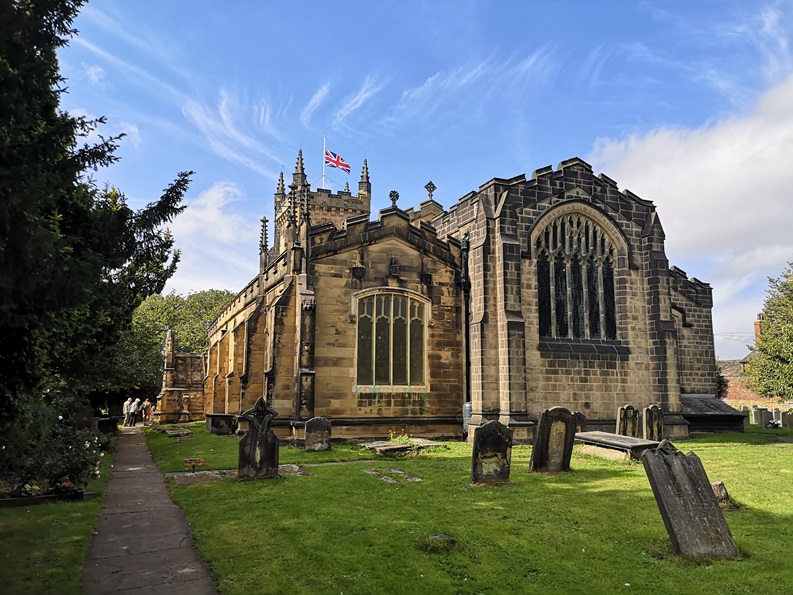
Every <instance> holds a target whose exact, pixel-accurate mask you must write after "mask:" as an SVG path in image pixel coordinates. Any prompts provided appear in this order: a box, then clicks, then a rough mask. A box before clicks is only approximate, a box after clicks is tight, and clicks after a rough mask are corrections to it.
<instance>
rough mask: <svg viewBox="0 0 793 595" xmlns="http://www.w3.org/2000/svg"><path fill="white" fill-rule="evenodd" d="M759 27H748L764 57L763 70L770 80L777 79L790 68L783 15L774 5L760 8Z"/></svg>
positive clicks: (792, 66) (792, 62)
mask: <svg viewBox="0 0 793 595" xmlns="http://www.w3.org/2000/svg"><path fill="white" fill-rule="evenodd" d="M757 20H759V22H760V28H759V29H757V28H755V27H750V28H748V31H749V32H750V34H752V33H753V35H752V36H753V37H754V39H755V42H756V43H757V45H758V46H759V47H760V49H761V51H762V52H763V55H764V57H765V62H766V63H765V67H764V72H765V75H766V77H767V78H768V79H769V80H771V81H777V80H779V79H780V78H782V77H783V76H785V75H786V74H788V73H789V72H790V71H791V70H793V60H792V59H791V54H790V46H789V44H788V36H789V28H786V27H785V26H784V24H783V22H782V21H783V16H782V14H781V13H780V12H779V11H778V10H777V9H776V7H774V6H770V7H766V8H764V9H762V10H761V12H760V15H759V17H758V19H757Z"/></svg>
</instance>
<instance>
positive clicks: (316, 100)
mask: <svg viewBox="0 0 793 595" xmlns="http://www.w3.org/2000/svg"><path fill="white" fill-rule="evenodd" d="M329 92H330V85H329V84H328V83H325V84H324V85H322V86H321V87H320V88H319V89H317V90H316V91H315V92H314V95H312V96H311V100H310V101H309V102H308V105H306V107H304V108H303V111H302V112H300V123H301V124H302V125H303V127H305V128H308V125H309V124H310V122H311V116H313V115H314V111H316V109H317V108H318V107H319V106H320V105H322V103H323V102H324V101H325V99H326V98H327V96H328V93H329Z"/></svg>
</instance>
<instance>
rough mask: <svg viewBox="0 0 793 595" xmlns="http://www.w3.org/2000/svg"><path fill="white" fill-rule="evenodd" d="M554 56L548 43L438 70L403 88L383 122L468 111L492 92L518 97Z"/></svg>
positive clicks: (546, 71) (547, 70)
mask: <svg viewBox="0 0 793 595" xmlns="http://www.w3.org/2000/svg"><path fill="white" fill-rule="evenodd" d="M553 56H554V52H553V50H552V49H551V48H550V47H548V46H542V47H540V48H537V49H536V50H535V51H534V52H532V53H530V54H529V55H528V56H525V57H523V58H521V59H515V58H507V59H504V58H502V57H491V58H488V59H485V60H481V61H478V62H473V63H469V64H465V65H460V66H457V67H456V68H454V69H450V70H442V71H438V72H436V73H434V74H432V75H431V76H429V77H427V78H426V79H425V80H424V81H422V83H421V84H420V85H417V86H415V87H410V88H408V89H405V90H404V91H403V92H402V94H401V96H400V98H399V102H398V103H397V105H396V106H395V107H394V108H393V109H392V110H391V111H390V112H389V113H388V114H387V115H386V117H385V118H384V119H383V123H384V124H395V125H399V124H401V123H403V122H411V121H413V120H415V119H416V118H419V117H421V118H434V117H435V116H436V115H437V114H439V113H441V112H442V113H444V114H446V115H448V116H450V117H455V116H454V114H458V113H459V112H460V110H466V111H467V112H468V113H470V112H471V110H472V109H474V108H475V107H476V106H481V105H482V104H483V103H484V102H487V101H488V100H489V99H491V98H493V97H494V95H499V96H500V97H501V98H502V99H503V98H504V97H505V96H509V97H511V98H513V100H515V101H520V100H522V98H523V97H524V92H525V90H526V89H527V88H529V87H531V86H534V88H535V89H536V88H537V87H538V86H541V85H542V84H543V82H544V81H545V79H547V77H548V76H549V75H550V74H551V73H552V72H553V71H554V69H555V60H554V57H553ZM506 91H508V93H507V92H506Z"/></svg>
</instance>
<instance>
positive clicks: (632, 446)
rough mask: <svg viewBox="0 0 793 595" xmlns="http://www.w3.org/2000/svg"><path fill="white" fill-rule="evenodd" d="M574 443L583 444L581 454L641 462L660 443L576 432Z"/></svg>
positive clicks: (607, 434)
mask: <svg viewBox="0 0 793 595" xmlns="http://www.w3.org/2000/svg"><path fill="white" fill-rule="evenodd" d="M575 439H576V442H581V443H583V446H582V447H581V452H582V453H583V454H586V455H592V456H596V457H602V458H604V459H610V460H612V461H628V460H630V459H635V460H637V461H638V460H641V458H642V453H643V452H644V451H645V450H647V449H648V448H657V447H658V445H659V444H660V442H656V441H654V440H644V439H642V438H634V437H633V436H622V435H620V434H609V433H608V432H577V433H576V435H575Z"/></svg>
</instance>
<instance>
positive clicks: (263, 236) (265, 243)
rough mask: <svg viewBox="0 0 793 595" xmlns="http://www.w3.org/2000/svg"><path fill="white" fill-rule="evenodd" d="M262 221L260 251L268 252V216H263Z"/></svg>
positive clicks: (261, 252)
mask: <svg viewBox="0 0 793 595" xmlns="http://www.w3.org/2000/svg"><path fill="white" fill-rule="evenodd" d="M261 221H262V232H261V235H259V253H260V254H263V253H264V252H267V250H268V248H269V246H268V244H269V241H268V238H267V223H268V221H267V217H262V219H261Z"/></svg>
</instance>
